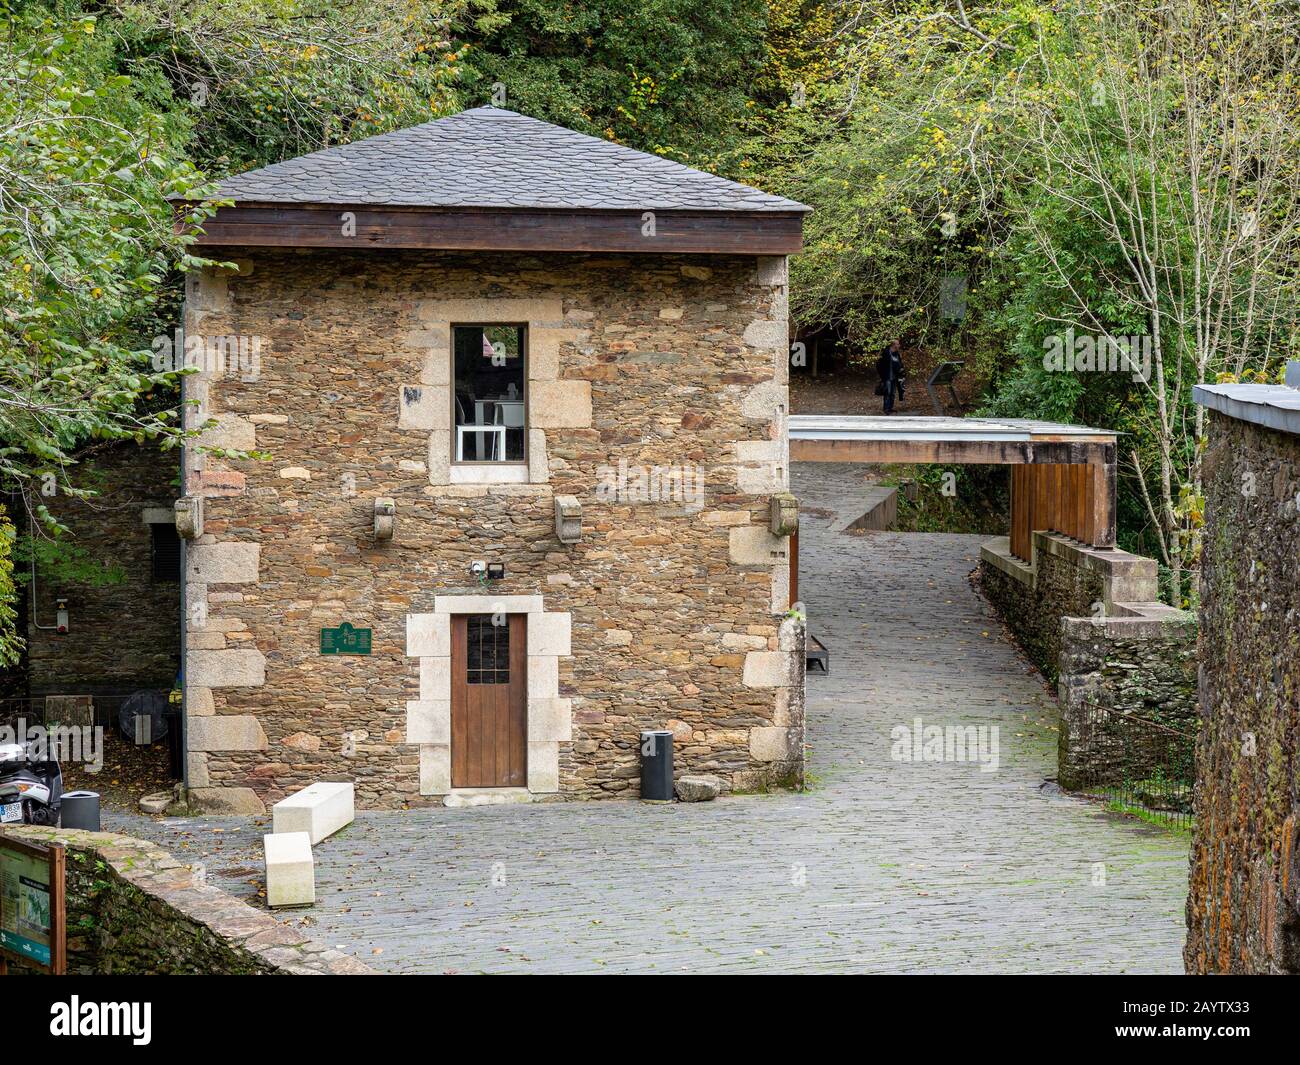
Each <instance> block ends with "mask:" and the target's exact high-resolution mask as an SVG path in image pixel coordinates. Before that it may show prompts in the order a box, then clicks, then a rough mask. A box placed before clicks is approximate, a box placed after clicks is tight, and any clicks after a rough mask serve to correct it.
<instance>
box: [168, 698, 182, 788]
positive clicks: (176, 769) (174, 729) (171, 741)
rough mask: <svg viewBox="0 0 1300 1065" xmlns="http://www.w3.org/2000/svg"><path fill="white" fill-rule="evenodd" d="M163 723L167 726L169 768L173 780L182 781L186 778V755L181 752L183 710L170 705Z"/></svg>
mask: <svg viewBox="0 0 1300 1065" xmlns="http://www.w3.org/2000/svg"><path fill="white" fill-rule="evenodd" d="M163 721H164V722H166V724H167V767H168V769H169V771H170V772H171V778H172V780H181V779H183V778H184V776H185V763H184V755H183V754H182V751H181V708H180V707H179V706H177V705H176V704H174V703H169V704H168V705H167V709H166V710H164V711H163Z"/></svg>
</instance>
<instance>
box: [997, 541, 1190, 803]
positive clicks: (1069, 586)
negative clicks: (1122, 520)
mask: <svg viewBox="0 0 1300 1065" xmlns="http://www.w3.org/2000/svg"><path fill="white" fill-rule="evenodd" d="M1032 553H1033V559H1032V561H1031V562H1030V563H1028V564H1026V563H1025V562H1023V561H1021V560H1020V559H1017V558H1015V557H1014V556H1013V555H1012V554H1011V550H1010V544H1009V542H1008V541H1007V538H1006V537H997V538H996V539H994V540H990V541H988V542H987V543H985V544H984V545H983V546H982V547H981V550H980V587H981V588H982V589H983V591H984V594H985V595H986V596H987V597H988V598H989V600H990V601H991V602H992V603H993V605H994V606H995V607H996V608H997V610H998V613H999V614H1000V615H1001V616H1002V617H1003V619H1004V620H1005V621H1006V622H1007V626H1008V627H1009V628H1010V629H1011V631H1012V634H1013V635H1014V636H1015V638H1016V642H1017V643H1018V644H1019V645H1020V646H1021V647H1022V648H1024V650H1025V652H1026V654H1027V655H1028V656H1029V658H1030V660H1031V661H1032V662H1033V663H1034V665H1035V666H1037V667H1038V669H1039V670H1040V671H1041V672H1042V673H1043V675H1044V676H1046V677H1047V678H1048V679H1049V680H1052V681H1055V683H1056V687H1057V699H1058V703H1059V705H1060V708H1061V728H1060V734H1059V735H1060V740H1059V748H1058V759H1057V779H1058V780H1059V782H1060V784H1061V785H1062V787H1066V788H1081V787H1083V786H1084V785H1085V784H1089V783H1093V784H1095V783H1105V782H1108V781H1109V779H1110V778H1111V777H1113V776H1115V775H1116V774H1119V773H1122V772H1129V773H1132V772H1135V771H1140V770H1141V767H1140V766H1136V765H1133V764H1126V765H1123V766H1121V765H1120V764H1118V763H1117V761H1116V758H1117V751H1127V752H1128V754H1129V755H1132V754H1133V752H1134V750H1136V749H1137V748H1135V747H1134V744H1133V743H1132V742H1131V741H1132V739H1133V730H1132V729H1129V728H1128V727H1127V726H1126V725H1125V723H1124V721H1123V716H1124V715H1135V716H1137V717H1141V718H1145V719H1147V720H1152V721H1156V722H1159V723H1161V724H1165V725H1168V726H1169V727H1170V728H1173V729H1178V730H1180V731H1187V732H1191V731H1193V730H1194V728H1195V722H1196V670H1195V665H1196V663H1195V658H1196V650H1195V649H1196V619H1195V617H1194V615H1192V614H1190V613H1188V612H1187V611H1183V610H1175V609H1173V608H1172V607H1168V606H1165V605H1164V604H1162V603H1158V602H1155V599H1156V595H1157V591H1158V587H1157V579H1156V578H1157V570H1156V563H1155V560H1154V559H1149V558H1142V557H1141V556H1138V555H1133V554H1130V553H1129V552H1127V551H1120V550H1118V549H1114V548H1111V549H1103V548H1094V547H1089V546H1087V545H1085V544H1079V543H1076V542H1075V541H1073V540H1071V539H1070V538H1069V537H1066V536H1061V535H1059V534H1056V533H1045V532H1036V533H1034V538H1033V552H1032ZM1121 731H1127V733H1128V734H1127V735H1124V736H1121V735H1119V732H1121ZM1139 753H1140V752H1139ZM1157 756H1160V757H1163V753H1162V752H1155V753H1153V754H1152V757H1153V758H1155V757H1157Z"/></svg>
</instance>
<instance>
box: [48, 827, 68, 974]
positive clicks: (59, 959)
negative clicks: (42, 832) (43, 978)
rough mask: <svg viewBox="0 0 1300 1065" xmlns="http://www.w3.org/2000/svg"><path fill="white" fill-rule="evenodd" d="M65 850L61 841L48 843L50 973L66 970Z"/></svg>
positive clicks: (60, 972)
mask: <svg viewBox="0 0 1300 1065" xmlns="http://www.w3.org/2000/svg"><path fill="white" fill-rule="evenodd" d="M66 872H67V852H66V851H65V850H64V849H63V844H62V843H51V844H50V973H51V974H52V975H54V976H63V975H65V974H66V973H67V971H68V908H67V902H68V900H67V884H66V883H65V882H64V878H65V874H66Z"/></svg>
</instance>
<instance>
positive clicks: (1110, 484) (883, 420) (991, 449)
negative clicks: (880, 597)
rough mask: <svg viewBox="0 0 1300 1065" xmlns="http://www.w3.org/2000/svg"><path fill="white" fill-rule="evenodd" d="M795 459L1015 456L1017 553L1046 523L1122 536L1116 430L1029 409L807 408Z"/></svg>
mask: <svg viewBox="0 0 1300 1065" xmlns="http://www.w3.org/2000/svg"><path fill="white" fill-rule="evenodd" d="M789 433H790V461H791V462H861V463H929V462H933V463H942V464H945V465H951V464H962V463H965V464H975V465H1009V466H1011V467H1012V470H1011V553H1012V554H1014V555H1015V556H1016V557H1017V558H1020V559H1023V560H1025V561H1029V556H1030V547H1031V545H1032V543H1033V534H1034V532H1036V531H1044V532H1058V533H1062V534H1064V535H1066V536H1070V537H1073V538H1074V539H1075V540H1079V541H1081V542H1082V543H1085V544H1090V545H1092V546H1093V547H1114V546H1115V446H1116V440H1115V433H1113V432H1110V431H1109V430H1106V429H1090V428H1088V427H1086V426H1079V425H1063V424H1059V423H1057V422H1040V421H1031V420H1027V419H1021V418H913V417H900V416H889V417H885V416H842V415H820V414H798V415H792V416H791V417H790V425H789Z"/></svg>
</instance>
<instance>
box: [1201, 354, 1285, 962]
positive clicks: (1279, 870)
mask: <svg viewBox="0 0 1300 1065" xmlns="http://www.w3.org/2000/svg"><path fill="white" fill-rule="evenodd" d="M1297 370H1298V371H1300V365H1297ZM1296 376H1297V377H1300V373H1297V375H1296ZM1297 384H1300V380H1298V381H1297ZM1205 391H1211V390H1205ZM1197 392H1198V399H1200V401H1201V402H1202V403H1207V405H1208V404H1209V403H1210V402H1213V400H1212V399H1211V398H1207V397H1205V396H1203V395H1202V392H1203V390H1202V389H1197ZM1225 393H1226V395H1225ZM1256 393H1258V394H1259V395H1260V398H1261V399H1264V400H1267V401H1269V402H1268V403H1267V405H1265V406H1263V407H1262V409H1260V410H1259V411H1258V412H1256V411H1255V410H1252V409H1251V406H1249V404H1250V403H1251V400H1252V398H1253V396H1254V394H1256ZM1216 394H1217V395H1218V396H1221V397H1222V399H1221V400H1220V402H1224V408H1225V410H1227V411H1232V412H1234V413H1219V412H1218V411H1217V410H1211V411H1209V412H1208V417H1209V426H1208V440H1209V445H1208V448H1207V450H1206V455H1205V482H1206V508H1205V547H1204V554H1203V561H1202V569H1201V616H1200V621H1201V643H1200V663H1201V715H1202V717H1201V730H1200V738H1199V741H1198V744H1197V751H1196V763H1197V764H1196V828H1195V835H1194V837H1193V841H1192V857H1191V881H1190V886H1189V893H1188V897H1187V945H1186V948H1185V951H1184V960H1185V962H1186V965H1187V969H1188V971H1189V972H1192V973H1300V846H1297V840H1296V835H1297V825H1298V824H1300V775H1298V774H1297V766H1298V764H1300V575H1298V574H1297V565H1298V561H1297V560H1300V426H1297V428H1296V430H1295V431H1289V430H1287V429H1284V428H1283V429H1279V428H1268V427H1266V426H1265V425H1261V424H1255V423H1254V422H1253V421H1252V420H1248V419H1251V418H1252V417H1259V418H1261V419H1263V420H1266V421H1275V422H1276V423H1277V424H1279V425H1285V424H1286V420H1287V419H1286V415H1285V411H1286V410H1287V408H1288V407H1289V409H1290V411H1291V412H1292V416H1293V417H1292V418H1291V422H1292V424H1294V423H1295V422H1298V421H1300V391H1295V390H1293V389H1287V388H1282V387H1274V388H1272V389H1269V388H1267V387H1265V386H1219V387H1216V388H1214V389H1213V390H1212V391H1211V396H1212V397H1213V396H1215V395H1216ZM1238 396H1239V397H1241V402H1242V403H1243V405H1242V406H1240V407H1236V408H1234V406H1233V405H1232V403H1231V401H1232V399H1233V398H1234V397H1238ZM1234 415H1235V416H1234Z"/></svg>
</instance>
